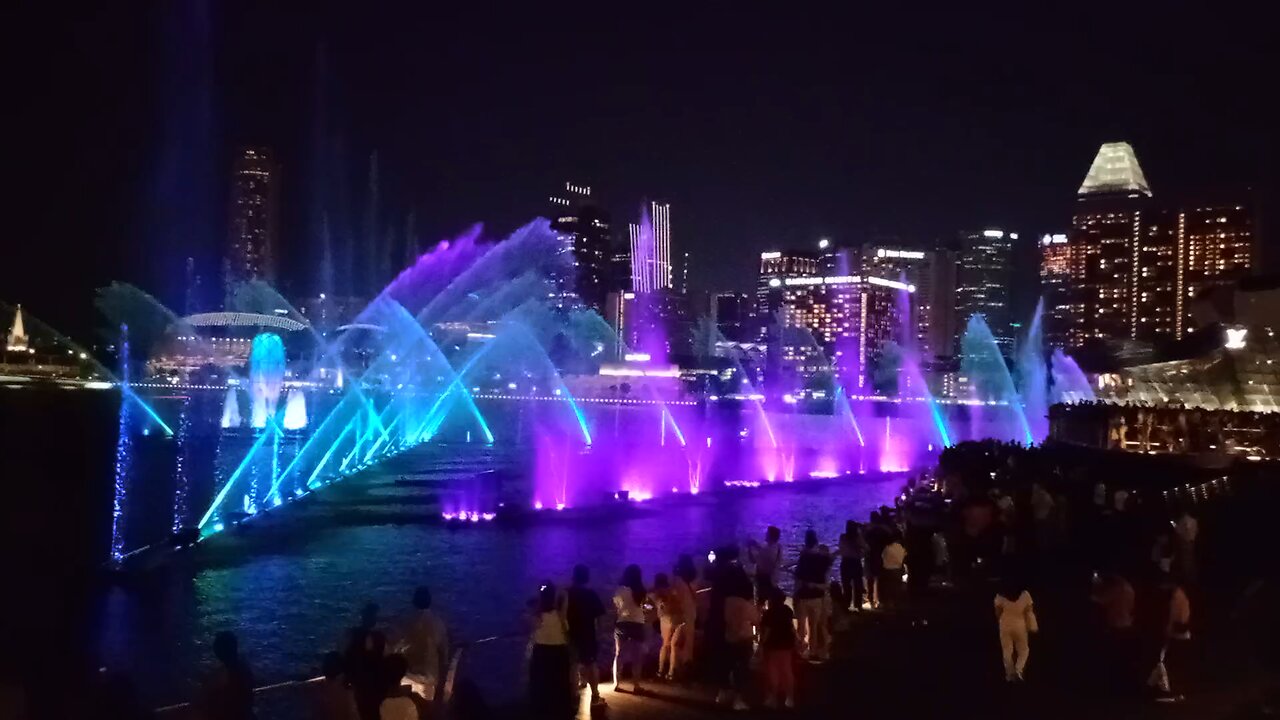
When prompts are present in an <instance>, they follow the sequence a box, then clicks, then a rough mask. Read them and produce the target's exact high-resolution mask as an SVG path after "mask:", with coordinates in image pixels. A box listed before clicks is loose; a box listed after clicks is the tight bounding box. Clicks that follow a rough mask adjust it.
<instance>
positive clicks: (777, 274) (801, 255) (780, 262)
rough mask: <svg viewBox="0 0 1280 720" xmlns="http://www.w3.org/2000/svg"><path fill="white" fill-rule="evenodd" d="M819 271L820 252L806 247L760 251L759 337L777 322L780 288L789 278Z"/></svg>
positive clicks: (756, 311) (812, 274)
mask: <svg viewBox="0 0 1280 720" xmlns="http://www.w3.org/2000/svg"><path fill="white" fill-rule="evenodd" d="M817 274H818V255H817V253H814V252H809V251H804V250H785V251H782V250H771V251H769V252H762V253H760V273H759V275H758V276H757V278H756V307H755V315H756V323H757V325H758V327H757V333H756V335H757V339H759V340H762V341H763V340H764V339H765V337H766V335H767V334H768V332H769V328H770V326H772V325H774V324H776V322H777V318H776V317H775V315H776V314H777V312H778V310H779V309H780V295H779V294H778V289H779V288H781V287H782V284H783V281H785V280H786V279H787V278H798V277H813V276H814V275H817Z"/></svg>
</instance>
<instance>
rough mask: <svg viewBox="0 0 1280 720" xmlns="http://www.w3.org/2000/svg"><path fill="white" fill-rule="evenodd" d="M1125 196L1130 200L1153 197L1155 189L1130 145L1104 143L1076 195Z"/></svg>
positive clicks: (1124, 143) (1125, 143)
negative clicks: (1152, 193) (1140, 196)
mask: <svg viewBox="0 0 1280 720" xmlns="http://www.w3.org/2000/svg"><path fill="white" fill-rule="evenodd" d="M1102 194H1107V195H1114V194H1122V195H1127V196H1129V197H1138V196H1139V195H1143V196H1146V197H1151V187H1150V186H1148V185H1147V177H1146V176H1145V175H1143V174H1142V166H1141V165H1139V164H1138V156H1137V155H1134V153H1133V148H1132V147H1131V146H1130V145H1129V143H1127V142H1110V143H1103V145H1102V147H1100V148H1098V154H1097V155H1096V156H1094V158H1093V164H1092V165H1090V166H1089V174H1088V175H1086V176H1085V178H1084V182H1083V183H1081V184H1080V189H1079V190H1078V191H1077V192H1076V195H1078V196H1085V195H1102Z"/></svg>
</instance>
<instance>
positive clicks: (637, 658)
mask: <svg viewBox="0 0 1280 720" xmlns="http://www.w3.org/2000/svg"><path fill="white" fill-rule="evenodd" d="M648 602H649V596H648V594H647V593H646V592H645V589H644V580H643V578H642V577H641V575H640V566H639V565H628V566H627V569H626V570H623V571H622V581H621V583H619V585H618V589H617V591H615V592H614V593H613V608H614V610H615V611H616V613H617V616H618V620H617V623H616V624H615V625H614V631H613V634H614V640H615V643H616V652H615V654H614V660H613V686H614V689H621V687H622V672H623V671H624V670H626V669H628V668H630V670H631V691H632V692H637V693H638V692H640V670H641V668H642V667H643V664H644V641H645V613H644V608H645V605H646V604H647V603H648Z"/></svg>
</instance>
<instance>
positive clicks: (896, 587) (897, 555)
mask: <svg viewBox="0 0 1280 720" xmlns="http://www.w3.org/2000/svg"><path fill="white" fill-rule="evenodd" d="M906 562H907V549H906V547H904V546H903V544H902V539H901V537H899V535H898V534H897V533H896V532H895V533H893V534H892V535H890V536H889V540H888V542H887V543H886V544H885V546H884V549H883V550H881V551H880V582H879V583H878V585H879V586H880V591H879V592H880V607H881V608H882V609H884V610H888V611H890V612H896V611H898V610H901V609H902V596H903V594H904V593H903V588H902V574H903V572H904V571H905V569H906Z"/></svg>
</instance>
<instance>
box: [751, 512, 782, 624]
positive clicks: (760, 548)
mask: <svg viewBox="0 0 1280 720" xmlns="http://www.w3.org/2000/svg"><path fill="white" fill-rule="evenodd" d="M781 540H782V531H781V530H779V529H778V528H776V527H774V526H772V525H770V526H769V527H768V529H766V530H765V531H764V545H759V544H758V543H756V541H755V540H754V539H752V540H748V541H747V559H748V560H750V561H751V562H752V563H753V564H754V565H755V568H756V603H757V604H759V605H764V603H765V601H766V600H768V599H769V597H770V596H771V595H772V594H773V588H774V587H776V586H775V585H774V576H775V575H776V574H777V572H778V567H779V566H780V565H782V542H781Z"/></svg>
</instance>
